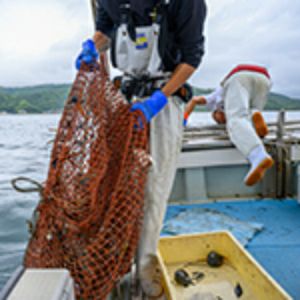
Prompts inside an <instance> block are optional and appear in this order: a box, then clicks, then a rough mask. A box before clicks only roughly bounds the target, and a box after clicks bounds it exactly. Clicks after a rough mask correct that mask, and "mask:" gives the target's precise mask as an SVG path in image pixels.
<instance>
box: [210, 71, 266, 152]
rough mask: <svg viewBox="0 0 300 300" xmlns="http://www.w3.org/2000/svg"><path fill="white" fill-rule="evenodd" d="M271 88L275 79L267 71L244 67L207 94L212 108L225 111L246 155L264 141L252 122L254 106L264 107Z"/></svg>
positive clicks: (232, 136)
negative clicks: (253, 70)
mask: <svg viewBox="0 0 300 300" xmlns="http://www.w3.org/2000/svg"><path fill="white" fill-rule="evenodd" d="M270 88H271V80H270V79H269V78H268V77H266V76H265V75H263V74H261V73H256V72H250V71H241V72H238V73H236V74H234V75H233V76H231V77H230V78H229V79H228V80H226V81H225V83H224V86H223V87H219V88H217V89H216V90H215V91H214V92H213V93H211V94H210V95H208V96H205V98H206V100H207V107H208V108H209V109H211V110H212V111H214V110H216V109H218V110H223V111H224V112H225V115H226V120H227V130H228V133H229V136H230V139H231V141H232V142H233V144H234V145H235V146H236V147H237V148H238V149H239V150H240V151H241V153H242V154H243V155H244V156H245V157H248V156H249V154H250V152H251V151H252V150H253V149H254V148H255V147H257V146H259V145H261V146H262V145H263V144H262V142H261V140H260V138H259V137H258V136H257V134H256V132H255V130H254V128H253V126H252V124H251V115H252V114H251V110H258V111H262V110H263V108H264V106H265V104H266V102H267V96H268V93H269V91H270Z"/></svg>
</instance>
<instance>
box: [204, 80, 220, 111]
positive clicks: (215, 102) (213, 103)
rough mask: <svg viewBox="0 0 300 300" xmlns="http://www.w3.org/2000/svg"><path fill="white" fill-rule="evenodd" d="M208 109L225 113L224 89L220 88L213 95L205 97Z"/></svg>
mask: <svg viewBox="0 0 300 300" xmlns="http://www.w3.org/2000/svg"><path fill="white" fill-rule="evenodd" d="M204 98H205V100H206V107H207V108H208V109H209V110H211V111H215V110H221V111H224V88H223V87H221V86H219V87H217V88H216V89H215V90H214V91H213V92H212V93H211V94H209V95H206V96H204Z"/></svg>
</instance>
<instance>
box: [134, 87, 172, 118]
mask: <svg viewBox="0 0 300 300" xmlns="http://www.w3.org/2000/svg"><path fill="white" fill-rule="evenodd" d="M167 103H168V98H167V97H166V96H165V94H164V93H163V92H161V91H156V92H154V93H153V94H152V96H151V97H150V98H148V99H146V100H145V101H144V102H136V103H134V104H133V105H132V106H131V109H130V111H136V110H140V111H141V112H142V113H143V114H144V116H145V118H146V120H147V122H148V123H149V122H150V121H151V119H152V118H153V117H155V116H156V115H157V114H158V113H159V112H160V111H161V110H162V109H163V108H164V107H165V106H166V105H167Z"/></svg>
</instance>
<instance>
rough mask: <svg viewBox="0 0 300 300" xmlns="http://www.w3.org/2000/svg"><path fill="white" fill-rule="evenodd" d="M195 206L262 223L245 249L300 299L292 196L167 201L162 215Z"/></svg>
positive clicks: (299, 212) (299, 232)
mask: <svg viewBox="0 0 300 300" xmlns="http://www.w3.org/2000/svg"><path fill="white" fill-rule="evenodd" d="M195 207H203V208H211V209H214V210H218V211H220V212H223V213H226V214H227V215H230V216H233V217H235V218H238V219H240V220H242V221H254V222H259V223H262V224H264V230H263V231H262V232H260V233H259V234H257V235H256V236H255V237H254V238H253V240H252V241H251V242H250V243H249V244H248V246H247V249H248V251H249V252H250V253H251V254H252V255H253V256H254V258H255V259H256V260H257V261H258V262H259V263H260V264H261V265H262V266H263V267H264V268H265V269H266V271H267V272H268V273H269V274H270V275H271V276H272V277H273V278H274V279H275V280H276V281H277V282H278V283H279V284H280V285H281V286H282V287H283V288H284V289H285V290H286V291H287V292H288V293H289V294H290V295H291V296H292V297H293V298H294V299H300V284H299V282H300V263H299V257H300V205H299V204H298V203H297V202H296V201H294V200H284V201H279V200H259V201H244V202H222V203H221V202H220V203H212V204H194V205H170V206H169V207H168V211H167V215H166V219H170V218H172V216H175V215H177V214H178V212H180V211H182V210H186V209H193V208H195Z"/></svg>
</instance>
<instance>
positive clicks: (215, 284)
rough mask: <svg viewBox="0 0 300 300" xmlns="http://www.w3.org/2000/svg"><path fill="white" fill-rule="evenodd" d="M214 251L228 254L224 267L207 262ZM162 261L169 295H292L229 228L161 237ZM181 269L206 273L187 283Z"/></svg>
mask: <svg viewBox="0 0 300 300" xmlns="http://www.w3.org/2000/svg"><path fill="white" fill-rule="evenodd" d="M211 251H215V252H217V253H219V254H221V255H222V256H223V257H224V263H223V265H222V266H221V267H218V268H212V267H210V266H208V264H207V263H206V257H207V255H208V254H209V253H210V252H211ZM158 261H159V265H160V269H161V272H162V275H163V285H164V289H165V292H166V294H167V297H168V299H172V300H175V299H176V300H200V299H205V300H221V299H222V300H237V299H242V300H250V299H251V300H256V299H257V300H264V299H265V300H279V299H292V298H291V297H290V296H289V295H288V294H287V293H286V292H285V291H284V290H283V289H282V288H281V287H280V286H279V284H278V283H277V282H276V281H275V280H274V279H273V278H272V277H271V276H270V275H269V274H268V273H267V272H266V271H265V270H264V269H263V268H262V267H261V266H260V265H259V264H258V263H257V262H256V261H255V260H254V258H253V257H252V256H251V255H250V254H249V253H248V252H247V251H246V250H245V249H244V248H243V247H242V246H241V245H240V243H239V242H238V241H237V240H236V239H235V238H234V237H233V235H232V234H231V233H229V232H225V231H224V232H223V231H222V232H215V233H207V234H193V235H181V236H176V237H167V238H161V239H160V242H159V249H158ZM178 269H184V270H186V271H187V272H188V273H189V274H190V275H191V274H193V273H194V272H203V273H204V277H203V278H202V279H200V280H198V281H197V280H194V281H193V283H194V284H193V285H189V286H188V287H183V286H182V285H180V284H178V283H177V282H176V281H175V279H174V274H175V272H176V270H178ZM191 277H192V275H191ZM237 285H239V286H240V287H241V289H242V295H241V296H240V297H237V294H236V293H235V288H236V287H237Z"/></svg>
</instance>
